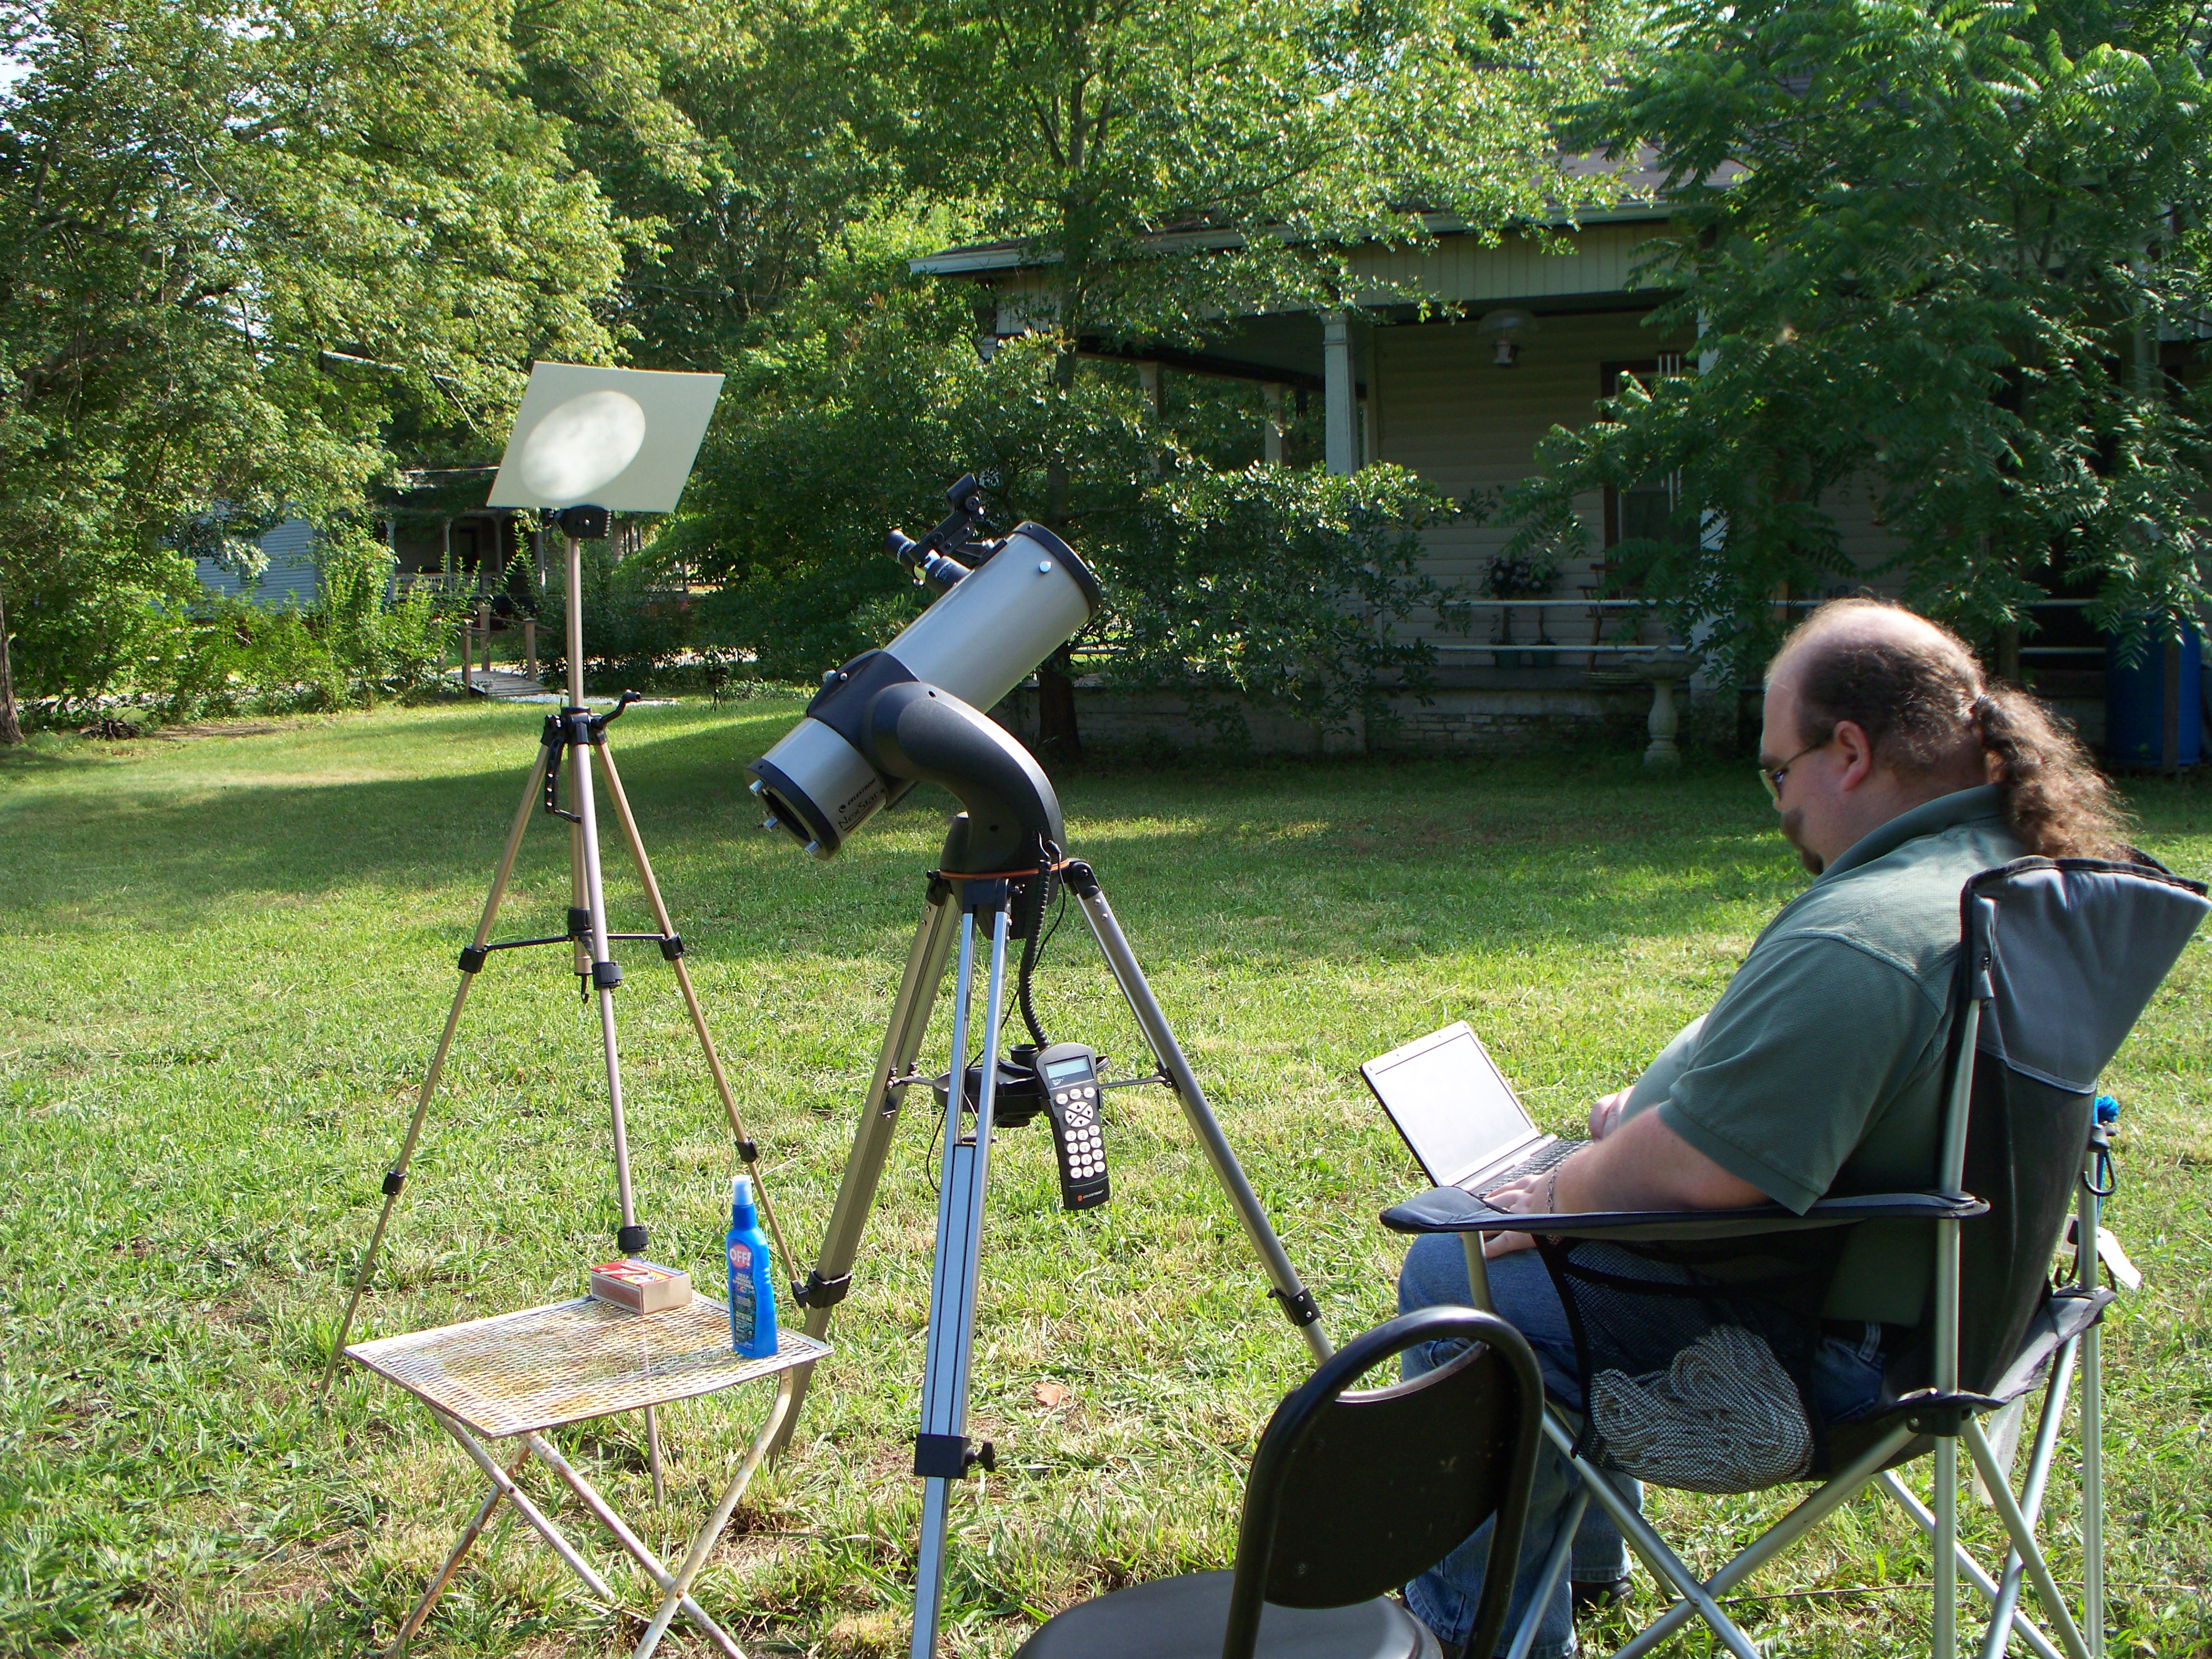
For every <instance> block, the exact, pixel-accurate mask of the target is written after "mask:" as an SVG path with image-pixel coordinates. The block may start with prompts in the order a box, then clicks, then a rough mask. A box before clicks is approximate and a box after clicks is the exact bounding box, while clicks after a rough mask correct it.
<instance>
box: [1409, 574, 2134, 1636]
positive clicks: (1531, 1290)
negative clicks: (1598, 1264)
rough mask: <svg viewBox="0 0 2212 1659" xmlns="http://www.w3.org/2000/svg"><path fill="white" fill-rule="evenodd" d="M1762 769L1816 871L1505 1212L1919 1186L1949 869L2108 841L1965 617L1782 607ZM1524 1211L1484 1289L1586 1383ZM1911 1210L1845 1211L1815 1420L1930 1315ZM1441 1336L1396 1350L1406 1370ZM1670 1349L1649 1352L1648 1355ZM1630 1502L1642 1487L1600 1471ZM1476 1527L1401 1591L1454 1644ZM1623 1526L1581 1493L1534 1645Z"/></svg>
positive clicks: (1547, 1509)
mask: <svg viewBox="0 0 2212 1659" xmlns="http://www.w3.org/2000/svg"><path fill="white" fill-rule="evenodd" d="M1764 717H1765V718H1764V723H1763V726H1762V730H1761V733H1760V738H1759V776H1760V778H1761V780H1762V781H1764V783H1765V786H1766V789H1767V793H1769V794H1770V795H1771V796H1772V797H1773V799H1774V806H1775V811H1777V812H1778V813H1779V814H1780V815H1781V829H1782V834H1783V836H1784V839H1785V840H1787V841H1788V842H1790V845H1791V846H1792V847H1794V848H1796V851H1797V855H1798V857H1799V859H1800V860H1802V862H1803V864H1804V866H1805V868H1806V869H1807V870H1808V871H1809V872H1811V873H1812V875H1813V876H1814V882H1813V884H1812V885H1811V886H1810V887H1808V889H1807V890H1805V891H1804V892H1803V893H1802V894H1800V895H1799V896H1797V897H1796V898H1795V899H1793V900H1792V901H1790V903H1789V904H1787V905H1785V906H1784V907H1783V908H1782V910H1781V912H1780V914H1779V915H1777V916H1776V917H1775V918H1774V920H1773V921H1771V922H1770V923H1768V924H1767V927H1766V928H1765V932H1763V933H1760V935H1759V939H1758V940H1757V941H1756V942H1755V943H1754V944H1753V946H1752V949H1751V953H1750V954H1749V955H1748V956H1747V957H1745V958H1744V962H1743V964H1742V966H1741V968H1739V969H1737V970H1736V973H1735V977H1734V978H1733V979H1732V980H1730V981H1729V985H1728V987H1727V989H1726V990H1724V991H1723V993H1722V994H1721V997H1720V1000H1718V1001H1717V1002H1716V1003H1715V1004H1714V1005H1713V1006H1712V1008H1711V1010H1710V1011H1709V1012H1707V1013H1706V1014H1705V1015H1704V1016H1703V1018H1699V1019H1698V1020H1696V1021H1693V1022H1692V1024H1690V1025H1688V1026H1687V1027H1686V1028H1685V1029H1684V1030H1682V1032H1681V1033H1680V1035H1679V1036H1676V1037H1675V1038H1674V1040H1673V1041H1672V1042H1669V1043H1668V1045H1667V1047H1666V1048H1665V1049H1664V1050H1662V1053H1661V1054H1660V1055H1659V1057H1658V1058H1657V1060H1655V1061H1654V1062H1653V1064H1652V1066H1650V1069H1649V1070H1647V1071H1646V1072H1645V1073H1644V1075H1643V1076H1642V1077H1641V1078H1640V1079H1638V1082H1637V1084H1636V1085H1635V1086H1634V1087H1633V1088H1632V1089H1626V1090H1623V1091H1620V1093H1617V1094H1612V1095H1607V1096H1606V1097H1604V1098H1603V1099H1601V1100H1600V1101H1598V1102H1597V1103H1595V1105H1593V1106H1592V1107H1591V1108H1590V1113H1589V1131H1590V1138H1591V1143H1592V1144H1590V1145H1589V1146H1586V1147H1583V1149H1581V1150H1580V1151H1578V1152H1576V1153H1574V1154H1573V1155H1572V1156H1571V1157H1570V1158H1567V1159H1565V1161H1564V1162H1562V1163H1560V1164H1556V1165H1554V1166H1553V1168H1552V1169H1551V1170H1549V1171H1547V1172H1546V1173H1544V1174H1541V1175H1539V1176H1534V1177H1532V1178H1530V1179H1528V1180H1526V1181H1522V1182H1515V1183H1513V1184H1511V1185H1509V1186H1506V1187H1502V1188H1498V1189H1497V1190H1495V1191H1492V1192H1491V1193H1489V1194H1486V1196H1487V1198H1488V1200H1489V1201H1490V1203H1491V1204H1492V1205H1493V1206H1496V1207H1498V1208H1499V1209H1504V1210H1511V1211H1515V1212H1546V1211H1551V1212H1591V1211H1605V1210H1675V1209H1730V1208H1737V1207H1741V1206H1751V1205H1757V1204H1764V1203H1766V1202H1768V1201H1769V1200H1771V1201H1773V1202H1776V1203H1779V1204H1782V1205H1784V1206H1787V1207H1789V1208H1790V1209H1791V1210H1794V1211H1796V1212H1800V1213H1802V1212H1804V1211H1805V1210H1806V1209H1808V1208H1809V1207H1810V1206H1812V1204H1813V1203H1814V1201H1815V1200H1819V1199H1820V1197H1822V1196H1823V1195H1824V1194H1827V1193H1828V1192H1830V1191H1831V1190H1833V1191H1836V1192H1838V1193H1852V1192H1892V1191H1899V1190H1911V1189H1917V1188H1925V1187H1927V1186H1928V1185H1929V1182H1930V1180H1931V1178H1932V1176H1933V1174H1934V1171H1935V1167H1936V1154H1937V1147H1936V1132H1937V1124H1938V1122H1939V1121H1940V1113H1941V1109H1942V1095H1943V1083H1944V1070H1945V1068H1944V1050H1945V1044H1946V1040H1947V1038H1948V1035H1949V1030H1948V1028H1949V1024H1950V1018H1949V1007H1950V990H1951V981H1952V974H1953V969H1954V963H1955V961H1956V958H1957V954H1958V944H1959V893H1960V889H1961V888H1962V887H1964V886H1965V884H1966V880H1967V878H1969V877H1970V876H1972V875H1974V874H1975V873H1976V872H1979V871H1982V870H1986V869H1989V868H1990V867H1991V866H1996V865H2001V864H2004V863H2007V862H2008V861H2009V860H2013V859H2016V858H2020V857H2021V856H2023V855H2026V854H2043V855H2045V856H2047V857H2054V858H2057V857H2070V856H2115V855H2120V854H2117V851H2116V849H2118V848H2119V846H2120V845H2121V837H2120V835H2119V833H2118V823H2117V822H2116V819H2115V817H2114V814H2113V811H2112V805H2111V802H2110V797H2109V793H2108V791H2107V789H2106V785H2105V782H2104V780H2103V779H2102V778H2101V777H2100V776H2099V775H2097V773H2096V771H2095V769H2093V767H2092V766H2091V765H2090V763H2089V762H2088V759H2087V756H2086V755H2085V754H2084V753H2083V751H2082V750H2081V746H2080V744H2078V743H2077V742H2076V741H2075V739H2074V738H2073V737H2072V736H2071V735H2070V734H2069V732H2066V731H2065V730H2064V729H2063V727H2061V726H2057V724H2055V723H2054V722H2053V721H2052V720H2051V718H2050V717H2049V716H2048V715H2047V714H2045V712H2044V710H2043V708H2042V707H2041V705H2039V703H2037V702H2035V701H2034V700H2033V698H2031V697H2029V696H2027V695H2026V694H2025V693H2022V692H2020V691H2017V690H2011V689H2009V688H2005V687H2000V686H1993V685H1991V684H1990V683H1989V681H1988V680H1987V678H1985V677H1984V674H1983V672H1982V669H1981V665H1980V664H1979V663H1978V661H1977V660H1976V659H1975V657H1974V654H1973V653H1972V651H1970V650H1969V649H1968V648H1967V647H1966V644H1965V643H1964V642H1963V641H1960V639H1959V638H1958V637H1957V636H1956V635H1954V634H1952V633H1950V632H1949V631H1948V630H1947V629H1942V628H1939V627H1937V626H1936V624H1934V623H1929V622H1928V621H1926V620H1924V619H1923V618H1921V617H1917V616H1915V615H1913V614H1912V613H1911V611H1906V610H1905V609H1903V608H1902V607H1900V606H1897V605H1888V604H1885V603H1882V602H1880V601H1877V600H1871V599H1844V600H1838V601H1835V602H1833V603H1832V604H1829V605H1823V606H1821V607H1820V609H1819V610H1818V611H1814V613H1813V614H1812V615H1811V616H1810V617H1808V618H1807V619H1806V620H1805V621H1804V622H1803V623H1801V624H1800V625H1799V626H1798V627H1797V628H1796V629H1794V630H1793V631H1792V632H1791V633H1790V635H1789V637H1788V638H1787V639H1786V640H1784V642H1783V645H1782V648H1781V650H1780V651H1779V652H1778V653H1776V655H1775V657H1774V659H1773V660H1772V661H1771V663H1770V664H1769V665H1768V666H1767V671H1766V696H1765V709H1764ZM1529 1242H1530V1241H1529V1238H1528V1235H1526V1234H1523V1233H1510V1234H1500V1235H1493V1236H1492V1237H1491V1238H1490V1239H1489V1241H1488V1242H1487V1243H1486V1247H1485V1254H1486V1255H1487V1256H1490V1257H1491V1258H1492V1263H1491V1266H1490V1268H1489V1274H1490V1287H1491V1295H1492V1300H1493V1302H1494V1303H1495V1304H1496V1306H1497V1310H1498V1313H1499V1314H1501V1315H1502V1316H1504V1317H1505V1318H1506V1319H1508V1320H1510V1322H1512V1323H1513V1324H1514V1325H1515V1326H1516V1328H1519V1329H1520V1330H1521V1331H1522V1333H1523V1334H1526V1335H1527V1337H1528V1340H1529V1343H1530V1345H1531V1346H1533V1347H1534V1349H1535V1351H1536V1355H1537V1358H1538V1359H1539V1360H1540V1361H1541V1364H1542V1365H1543V1370H1544V1378H1545V1383H1546V1386H1547V1389H1548V1390H1549V1392H1550V1393H1551V1394H1552V1395H1553V1398H1554V1399H1555V1400H1557V1401H1559V1403H1560V1404H1561V1405H1562V1406H1564V1407H1566V1408H1567V1409H1569V1410H1571V1411H1577V1412H1578V1411H1580V1410H1581V1409H1582V1407H1583V1401H1582V1399H1581V1390H1580V1386H1579V1384H1578V1383H1577V1379H1576V1365H1575V1352H1574V1343H1573V1340H1572V1338H1571V1335H1570V1334H1569V1331H1568V1328H1567V1322H1566V1319H1565V1314H1564V1312H1563V1311H1562V1310H1561V1308H1560V1305H1559V1297H1558V1295H1557V1294H1556V1293H1555V1291H1553V1285H1552V1280H1551V1278H1550V1275H1549V1274H1548V1273H1547V1271H1546V1269H1545V1267H1544V1266H1543V1263H1542V1261H1541V1260H1540V1258H1539V1257H1538V1256H1537V1255H1535V1253H1534V1252H1533V1251H1528V1250H1527V1249H1526V1246H1527V1245H1528V1243H1529ZM1928 1248H1929V1246H1928V1243H1927V1241H1926V1239H1925V1238H1924V1237H1923V1234H1922V1233H1921V1232H1919V1231H1909V1230H1901V1229H1897V1228H1889V1229H1887V1230H1885V1228H1884V1227H1883V1225H1881V1224H1871V1225H1867V1226H1864V1227H1862V1228H1860V1229H1859V1230H1858V1231H1857V1235H1856V1236H1855V1237H1853V1239H1852V1240H1851V1242H1850V1245H1849V1246H1848V1247H1847V1249H1846V1250H1845V1253H1844V1258H1843V1261H1842V1262H1841V1264H1840V1266H1839V1267H1838V1270H1837V1273H1836V1277H1835V1280H1834V1283H1833V1288H1832V1291H1831V1293H1830V1296H1829V1298H1828V1302H1827V1304H1826V1307H1825V1308H1824V1309H1823V1310H1822V1313H1823V1322H1822V1324H1823V1331H1824V1340H1823V1341H1822V1343H1821V1346H1820V1351H1819V1352H1818V1353H1817V1355H1816V1356H1815V1359H1814V1370H1813V1385H1814V1391H1815V1394H1816V1395H1817V1400H1816V1404H1817V1406H1818V1407H1819V1409H1820V1413H1821V1415H1822V1416H1823V1417H1825V1418H1826V1419H1828V1420H1830V1421H1837V1420H1840V1419H1844V1418H1847V1417H1849V1416H1850V1415H1851V1414H1852V1413H1854V1412H1856V1411H1860V1410H1863V1409H1865V1408H1866V1407H1869V1406H1871V1405H1873V1404H1875V1402H1876V1401H1877V1398H1878V1396H1879V1394H1880V1389H1881V1376H1882V1340H1883V1334H1884V1329H1885V1327H1890V1326H1898V1327H1904V1326H1911V1325H1912V1324H1914V1323H1915V1322H1917V1320H1918V1319H1919V1317H1920V1309H1919V1306H1918V1301H1919V1296H1920V1291H1921V1288H1922V1287H1923V1286H1924V1285H1926V1284H1927V1282H1928V1275H1929V1267H1928V1264H1927V1262H1926V1261H1925V1260H1924V1252H1925V1251H1926V1250H1927V1249H1928ZM1468 1294H1469V1292H1468V1278H1467V1267H1466V1259H1465V1256H1464V1255H1463V1253H1462V1245H1461V1242H1460V1240H1459V1239H1458V1238H1457V1237H1454V1236H1451V1235H1449V1234H1431V1235H1429V1236H1426V1237H1421V1238H1419V1239H1417V1240H1416V1241H1415V1242H1414V1244H1413V1249H1412V1250H1411V1251H1410V1252H1409V1253H1408V1254H1407V1258H1406V1265H1405V1268H1404V1271H1403V1272H1402V1273H1401V1275H1400V1278H1399V1281H1398V1305H1399V1307H1400V1309H1401V1310H1411V1309H1414V1308H1419V1307H1426V1306H1431V1305H1434V1304H1447V1303H1464V1302H1465V1301H1467V1300H1468ZM1439 1358H1442V1356H1433V1355H1431V1356H1423V1357H1416V1356H1413V1355H1409V1356H1408V1357H1407V1359H1408V1368H1409V1369H1418V1368H1420V1367H1422V1366H1425V1364H1433V1363H1437V1360H1438V1359H1439ZM1665 1363H1666V1361H1665V1359H1664V1358H1659V1359H1657V1360H1656V1364H1657V1365H1658V1366H1660V1367H1662V1368H1663V1366H1664V1364H1665ZM1614 1479H1615V1480H1616V1481H1617V1482H1618V1484H1619V1485H1620V1486H1621V1488H1622V1490H1623V1491H1624V1492H1625V1493H1626V1494H1627V1495H1628V1496H1629V1497H1630V1498H1631V1501H1636V1500H1637V1499H1638V1498H1640V1492H1639V1491H1638V1490H1637V1489H1636V1483H1635V1482H1633V1481H1632V1480H1626V1477H1618V1476H1617V1477H1614ZM1573 1480H1574V1477H1573V1474H1572V1472H1571V1469H1570V1468H1569V1467H1568V1465H1567V1463H1566V1462H1565V1460H1564V1459H1563V1458H1561V1457H1559V1455H1557V1454H1556V1453H1555V1452H1553V1451H1552V1450H1551V1449H1549V1448H1548V1447H1547V1449H1546V1450H1545V1451H1544V1452H1543V1453H1542V1454H1541V1455H1540V1459H1539V1463H1538V1470H1537V1476H1536V1487H1535V1491H1534V1494H1533V1497H1532V1500H1531V1504H1530V1507H1529V1511H1528V1541H1527V1543H1526V1545H1525V1546H1524V1547H1523V1551H1522V1576H1521V1589H1520V1590H1519V1591H1518V1593H1517V1594H1516V1598H1515V1601H1514V1605H1513V1607H1512V1609H1511V1610H1510V1613H1509V1614H1508V1616H1507V1620H1506V1624H1505V1629H1506V1631H1507V1632H1513V1631H1515V1630H1517V1629H1519V1628H1520V1626H1521V1623H1522V1618H1523V1616H1524V1614H1525V1613H1526V1611H1527V1609H1526V1607H1525V1602H1526V1599H1527V1596H1528V1589H1529V1587H1530V1586H1531V1585H1533V1583H1534V1581H1535V1579H1536V1578H1537V1577H1538V1576H1539V1575H1540V1574H1541V1569H1542V1564H1543V1560H1544V1557H1545V1555H1546V1554H1547V1552H1548V1551H1549V1549H1550V1548H1551V1547H1552V1543H1553V1537H1554V1535H1555V1534H1556V1531H1557V1526H1558V1521H1559V1517H1560V1516H1562V1515H1563V1514H1564V1512H1565V1508H1566V1505H1567V1504H1568V1502H1569V1500H1570V1499H1571V1497H1572V1495H1573V1491H1574V1486H1573ZM1488 1542H1489V1541H1488V1537H1487V1528H1485V1530H1484V1532H1482V1533H1478V1534H1475V1536H1474V1538H1472V1539H1470V1540H1468V1542H1467V1543H1466V1544H1464V1545H1462V1547H1460V1548H1459V1549H1458V1550H1457V1551H1455V1553H1453V1554H1451V1555H1449V1556H1448V1557H1446V1558H1445V1559H1444V1560H1443V1562H1442V1563H1441V1564H1440V1565H1437V1567H1436V1568H1434V1569H1432V1570H1431V1571H1429V1572H1428V1573H1426V1574H1425V1575H1423V1576H1422V1577H1420V1578H1419V1579H1418V1580H1416V1581H1415V1582H1414V1583H1412V1584H1411V1585H1408V1586H1407V1601H1408V1603H1409V1604H1410V1605H1411V1606H1412V1607H1413V1611H1414V1613H1416V1614H1417V1615H1419V1618H1420V1619H1421V1620H1423V1622H1425V1624H1427V1625H1428V1626H1429V1627H1430V1628H1431V1630H1433V1631H1434V1632H1436V1633H1437V1636H1438V1637H1439V1638H1441V1639H1442V1640H1443V1642H1444V1643H1445V1644H1446V1650H1447V1652H1449V1651H1452V1649H1451V1646H1450V1644H1452V1643H1454V1642H1464V1641H1465V1640H1466V1639H1467V1638H1468V1632H1469V1631H1470V1628H1471V1626H1472V1625H1473V1622H1474V1611H1475V1607H1476V1604H1477V1602H1478V1601H1479V1600H1480V1595H1481V1589H1482V1564H1483V1559H1484V1552H1485V1550H1486V1548H1487V1547H1488ZM1626 1573H1627V1557H1626V1549H1625V1547H1624V1544H1623V1541H1622V1539H1621V1537H1620V1533H1619V1531H1618V1529H1617V1528H1615V1527H1614V1526H1613V1523H1612V1522H1610V1521H1609V1520H1607V1518H1606V1517H1605V1516H1604V1514H1603V1513H1602V1511H1601V1510H1599V1509H1597V1508H1596V1507H1595V1506H1593V1507H1591V1508H1590V1509H1589V1510H1588V1512H1587V1514H1586V1516H1585V1518H1584V1520H1583V1523H1582V1526H1581V1528H1580V1529H1579V1531H1578V1532H1577V1534H1576V1538H1575V1544H1574V1551H1573V1555H1572V1558H1571V1566H1570V1568H1569V1572H1568V1579H1569V1580H1570V1581H1571V1583H1561V1584H1560V1585H1559V1588H1558V1589H1557V1590H1556V1591H1555V1592H1554V1594H1553V1598H1552V1601H1553V1605H1551V1606H1550V1607H1547V1608H1546V1609H1545V1610H1544V1614H1543V1620H1542V1623H1541V1627H1540V1630H1539V1633H1538V1637H1537V1641H1536V1645H1535V1648H1534V1659H1563V1656H1565V1655H1568V1654H1571V1653H1572V1652H1574V1650H1575V1640H1574V1626H1573V1622H1572V1620H1573V1609H1574V1607H1577V1606H1579V1605H1583V1604H1584V1603H1587V1602H1590V1601H1602V1600H1606V1599H1609V1598H1610V1597H1611V1596H1613V1595H1618V1594H1620V1592H1621V1591H1622V1590H1623V1589H1625V1588H1626Z"/></svg>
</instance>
